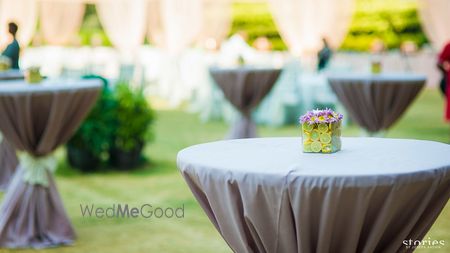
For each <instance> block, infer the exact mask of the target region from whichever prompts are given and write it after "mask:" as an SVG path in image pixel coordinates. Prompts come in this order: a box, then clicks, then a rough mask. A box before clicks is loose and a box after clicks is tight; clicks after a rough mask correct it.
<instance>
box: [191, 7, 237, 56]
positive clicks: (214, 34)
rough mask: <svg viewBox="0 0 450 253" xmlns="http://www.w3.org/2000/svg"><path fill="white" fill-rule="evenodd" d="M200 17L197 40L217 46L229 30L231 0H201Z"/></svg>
mask: <svg viewBox="0 0 450 253" xmlns="http://www.w3.org/2000/svg"><path fill="white" fill-rule="evenodd" d="M202 17H203V20H202V24H201V25H202V27H201V32H200V36H199V38H198V41H199V42H200V43H201V44H202V45H205V44H206V46H208V47H212V46H215V47H216V48H217V47H219V45H220V43H221V42H222V41H223V40H224V39H225V38H226V37H227V35H228V33H229V32H230V28H231V21H232V20H231V0H203V14H202ZM211 43H214V45H211Z"/></svg>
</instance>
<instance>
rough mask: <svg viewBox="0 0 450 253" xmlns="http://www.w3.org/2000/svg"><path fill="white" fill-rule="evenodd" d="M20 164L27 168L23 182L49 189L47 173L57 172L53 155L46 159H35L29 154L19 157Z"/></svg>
mask: <svg viewBox="0 0 450 253" xmlns="http://www.w3.org/2000/svg"><path fill="white" fill-rule="evenodd" d="M19 161H20V164H21V165H22V166H23V167H24V168H26V169H25V173H24V175H23V180H24V181H25V182H27V183H29V184H32V185H41V186H44V187H48V175H47V172H50V173H53V172H55V170H56V159H55V157H53V156H52V155H48V156H44V157H34V156H31V155H29V154H27V153H22V154H20V155H19Z"/></svg>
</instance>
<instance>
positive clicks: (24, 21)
mask: <svg viewBox="0 0 450 253" xmlns="http://www.w3.org/2000/svg"><path fill="white" fill-rule="evenodd" d="M11 21H13V22H15V23H17V25H18V26H19V30H18V32H17V40H18V41H19V43H20V44H22V45H27V44H28V43H29V42H30V41H31V39H32V37H33V35H34V32H35V30H36V22H37V1H36V0H0V44H1V45H4V44H5V43H6V42H7V41H6V39H7V38H8V37H7V34H8V23H9V22H11Z"/></svg>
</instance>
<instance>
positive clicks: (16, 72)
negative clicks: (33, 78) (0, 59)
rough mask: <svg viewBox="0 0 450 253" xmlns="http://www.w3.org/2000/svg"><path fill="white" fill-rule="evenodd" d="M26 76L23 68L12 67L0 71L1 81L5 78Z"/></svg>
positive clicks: (18, 78) (19, 78)
mask: <svg viewBox="0 0 450 253" xmlns="http://www.w3.org/2000/svg"><path fill="white" fill-rule="evenodd" d="M24 78H25V76H24V74H23V72H22V71H21V70H17V69H11V70H6V71H0V81H5V80H22V79H24Z"/></svg>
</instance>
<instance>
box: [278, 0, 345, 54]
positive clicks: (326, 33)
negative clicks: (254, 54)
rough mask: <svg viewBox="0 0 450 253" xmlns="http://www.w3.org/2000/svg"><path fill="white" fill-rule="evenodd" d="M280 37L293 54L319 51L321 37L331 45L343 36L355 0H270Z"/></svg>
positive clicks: (337, 42) (333, 45)
mask: <svg viewBox="0 0 450 253" xmlns="http://www.w3.org/2000/svg"><path fill="white" fill-rule="evenodd" d="M269 2H270V5H271V10H272V14H273V16H274V19H275V23H276V24H277V27H278V30H279V32H280V34H281V37H282V38H283V40H284V41H285V43H286V44H287V46H288V47H289V50H290V51H291V52H292V53H294V54H297V55H299V54H310V53H315V52H317V51H318V50H319V49H320V47H321V46H322V42H321V40H322V38H324V37H325V38H327V40H328V42H329V43H330V45H331V46H332V47H338V46H339V45H340V43H341V42H342V40H343V39H344V37H345V35H346V33H347V30H348V26H349V24H350V22H351V19H352V14H353V8H354V0H269Z"/></svg>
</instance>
